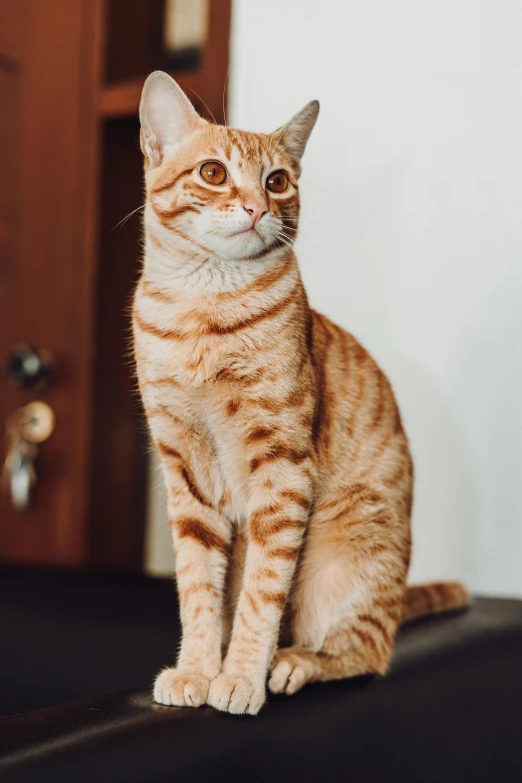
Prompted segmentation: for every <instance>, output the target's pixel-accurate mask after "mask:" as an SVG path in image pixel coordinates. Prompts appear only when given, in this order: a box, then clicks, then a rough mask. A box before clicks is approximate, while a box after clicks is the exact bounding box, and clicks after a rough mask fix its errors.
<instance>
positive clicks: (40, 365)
mask: <svg viewBox="0 0 522 783" xmlns="http://www.w3.org/2000/svg"><path fill="white" fill-rule="evenodd" d="M6 369H7V375H8V377H9V380H10V381H11V383H13V384H14V385H15V386H18V387H19V388H21V389H34V390H40V389H45V387H46V386H48V385H49V383H50V381H51V378H52V374H53V361H52V357H51V354H50V353H49V352H48V351H45V350H41V349H38V348H33V347H32V346H31V345H16V346H15V347H14V348H13V349H12V351H11V352H10V354H9V356H8V357H7V368H6Z"/></svg>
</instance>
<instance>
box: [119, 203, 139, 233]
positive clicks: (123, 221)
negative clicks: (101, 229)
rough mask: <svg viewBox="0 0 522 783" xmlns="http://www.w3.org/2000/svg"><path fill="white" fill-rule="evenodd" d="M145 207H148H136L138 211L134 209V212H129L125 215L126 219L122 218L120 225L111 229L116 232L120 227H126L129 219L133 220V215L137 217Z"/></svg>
mask: <svg viewBox="0 0 522 783" xmlns="http://www.w3.org/2000/svg"><path fill="white" fill-rule="evenodd" d="M145 206H146V205H145V204H142V205H141V206H139V207H136V209H133V210H132V212H129V214H128V215H125V217H124V218H122V219H121V220H120V222H119V223H116V225H115V226H113V227H112V228H111V231H114V230H115V229H116V228H119V227H120V226H123V225H125V223H126V222H127V220H128V219H129V218H131V217H132V216H133V215H135V214H136V212H139V210H140V209H144V208H145Z"/></svg>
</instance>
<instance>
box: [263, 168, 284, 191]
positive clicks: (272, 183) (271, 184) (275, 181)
mask: <svg viewBox="0 0 522 783" xmlns="http://www.w3.org/2000/svg"><path fill="white" fill-rule="evenodd" d="M266 186H267V188H268V190H271V191H272V193H284V192H285V190H286V189H287V187H288V176H287V175H286V174H285V172H284V171H274V172H273V174H270V176H269V177H268V178H267V180H266Z"/></svg>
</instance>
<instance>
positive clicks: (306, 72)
mask: <svg viewBox="0 0 522 783" xmlns="http://www.w3.org/2000/svg"><path fill="white" fill-rule="evenodd" d="M521 30H522V3H520V2H519V0H423V2H419V0H393V2H390V0H364V2H362V1H361V0H321V1H320V2H318V1H317V0H263V2H260V1H259V0H235V6H234V17H233V36H232V63H231V70H230V96H231V99H230V109H229V122H230V123H231V124H234V125H237V126H239V127H243V128H247V129H252V130H259V131H270V130H273V129H275V128H276V127H277V126H279V125H280V124H281V123H282V122H284V121H285V120H286V119H288V118H289V116H290V115H291V114H292V113H294V112H295V111H297V110H298V109H299V108H300V107H301V105H302V104H304V103H305V102H306V101H308V100H310V99H311V98H318V99H319V100H320V101H321V106H322V108H321V114H320V117H319V122H318V125H317V126H316V129H315V131H314V133H313V135H312V138H311V140H310V143H309V147H308V150H307V152H306V155H305V159H304V174H303V177H302V201H303V222H302V224H301V226H302V237H301V240H300V242H299V253H300V256H301V259H302V270H303V275H304V278H305V282H306V284H307V288H308V291H309V294H310V298H311V301H312V304H313V305H314V306H315V307H316V308H317V309H320V310H322V311H323V312H325V313H327V314H328V315H329V316H331V317H332V318H334V319H335V320H336V321H338V322H339V323H341V324H342V325H343V326H344V327H346V328H348V329H349V330H350V331H352V332H354V333H355V334H356V335H357V336H358V337H359V338H360V339H361V340H362V342H363V343H364V344H365V345H366V347H367V348H369V349H370V351H371V352H372V353H373V354H374V356H375V357H376V359H377V360H378V361H379V362H380V364H381V366H382V367H383V368H384V370H385V371H386V372H387V373H388V375H389V376H390V378H391V380H392V383H393V385H394V387H395V389H396V392H397V395H398V398H399V402H400V404H401V407H402V410H403V415H404V419H405V424H406V427H407V430H408V433H409V435H410V439H411V443H412V448H413V452H414V457H415V461H416V466H417V484H416V501H415V511H414V537H415V550H414V562H413V568H412V578H413V579H416V580H421V579H430V578H439V577H442V578H446V577H447V578H453V577H460V578H462V579H464V580H466V582H467V583H468V584H469V585H470V586H471V587H472V588H473V589H475V590H477V591H482V592H490V593H498V594H501V593H504V594H518V595H522V567H521V563H522V519H521V512H522V415H521V413H520V406H521V405H522V349H521V345H522V342H521V335H522V257H521V256H522V47H521V46H520V31H521ZM160 549H161V547H160ZM168 562H170V559H169V561H168Z"/></svg>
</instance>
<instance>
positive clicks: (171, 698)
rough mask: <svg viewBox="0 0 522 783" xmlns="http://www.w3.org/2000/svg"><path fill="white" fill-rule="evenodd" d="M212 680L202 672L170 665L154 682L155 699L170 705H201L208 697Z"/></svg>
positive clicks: (159, 702)
mask: <svg viewBox="0 0 522 783" xmlns="http://www.w3.org/2000/svg"><path fill="white" fill-rule="evenodd" d="M209 686H210V680H209V679H207V677H204V676H203V675H202V674H195V673H194V672H188V671H183V669H175V668H173V667H169V668H168V669H163V671H162V672H160V673H159V674H158V676H157V677H156V681H155V683H154V701H156V702H157V703H158V704H167V705H168V706H169V707H201V705H202V704H205V703H206V701H207V697H208V690H209Z"/></svg>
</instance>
